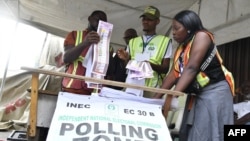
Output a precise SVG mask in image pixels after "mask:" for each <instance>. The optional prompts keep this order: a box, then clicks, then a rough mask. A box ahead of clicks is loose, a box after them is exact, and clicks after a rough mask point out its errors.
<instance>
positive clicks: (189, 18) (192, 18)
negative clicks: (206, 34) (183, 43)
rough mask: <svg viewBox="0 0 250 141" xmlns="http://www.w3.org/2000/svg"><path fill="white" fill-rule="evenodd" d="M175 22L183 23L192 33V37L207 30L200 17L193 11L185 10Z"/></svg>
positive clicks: (178, 15)
mask: <svg viewBox="0 0 250 141" xmlns="http://www.w3.org/2000/svg"><path fill="white" fill-rule="evenodd" d="M174 20H176V21H178V22H179V23H181V24H182V25H183V26H184V27H185V28H186V29H187V30H189V31H190V35H193V34H194V33H195V32H197V31H199V30H206V31H207V29H206V28H204V27H203V25H202V22H201V19H200V17H199V16H198V15H197V14H196V13H195V12H193V11H190V10H183V11H181V12H179V13H178V14H176V15H175V17H174Z"/></svg>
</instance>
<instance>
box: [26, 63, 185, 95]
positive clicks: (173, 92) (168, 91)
mask: <svg viewBox="0 0 250 141" xmlns="http://www.w3.org/2000/svg"><path fill="white" fill-rule="evenodd" d="M21 69H22V70H27V71H31V72H35V73H42V74H47V75H55V76H61V77H69V78H75V79H80V80H85V81H90V82H95V83H100V84H104V85H110V86H118V87H124V88H134V89H141V90H144V91H150V92H154V93H162V94H171V95H173V96H183V95H184V93H182V92H179V91H173V90H167V89H160V88H152V87H147V86H141V85H136V84H127V83H123V82H117V81H111V80H104V79H97V78H91V77H86V76H79V75H72V74H67V73H64V72H56V71H50V70H44V69H36V68H29V67H21Z"/></svg>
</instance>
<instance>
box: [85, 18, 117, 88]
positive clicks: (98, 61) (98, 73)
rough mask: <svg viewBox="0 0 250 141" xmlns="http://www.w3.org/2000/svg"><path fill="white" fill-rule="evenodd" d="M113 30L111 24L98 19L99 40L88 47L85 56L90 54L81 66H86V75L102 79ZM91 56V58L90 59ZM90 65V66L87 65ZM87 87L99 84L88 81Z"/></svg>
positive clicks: (106, 64) (107, 60) (96, 86)
mask: <svg viewBox="0 0 250 141" xmlns="http://www.w3.org/2000/svg"><path fill="white" fill-rule="evenodd" d="M112 30H113V24H111V23H107V22H104V21H99V24H98V29H97V33H98V34H99V35H100V42H99V43H98V44H93V47H91V49H89V51H88V53H87V55H86V56H88V55H91V56H92V57H91V56H90V57H89V58H91V59H85V60H86V61H85V62H83V66H85V67H86V66H87V67H86V68H87V70H86V76H88V77H92V78H98V79H104V76H105V75H106V72H107V69H108V64H109V43H110V38H111V34H112ZM92 58H93V59H92ZM90 65H91V67H89V66H90ZM86 83H87V84H88V87H89V88H95V89H100V88H101V85H100V84H98V83H94V82H88V81H86Z"/></svg>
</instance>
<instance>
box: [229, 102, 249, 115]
mask: <svg viewBox="0 0 250 141" xmlns="http://www.w3.org/2000/svg"><path fill="white" fill-rule="evenodd" d="M233 106H234V112H236V113H237V114H238V119H239V118H241V117H243V116H244V115H246V114H248V113H249V112H250V101H244V102H240V103H236V104H234V105H233Z"/></svg>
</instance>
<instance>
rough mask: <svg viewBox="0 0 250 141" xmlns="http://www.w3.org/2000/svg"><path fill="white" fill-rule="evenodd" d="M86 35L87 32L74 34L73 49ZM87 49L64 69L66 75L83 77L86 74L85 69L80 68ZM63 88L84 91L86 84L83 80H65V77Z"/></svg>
mask: <svg viewBox="0 0 250 141" xmlns="http://www.w3.org/2000/svg"><path fill="white" fill-rule="evenodd" d="M87 34H88V31H87V30H85V31H77V34H76V41H75V47H77V45H78V44H80V43H81V42H82V39H83V38H84V36H86V35H87ZM88 49H89V47H87V48H85V49H84V50H83V51H82V53H81V55H80V56H79V57H78V58H77V59H76V60H75V61H74V62H72V63H70V64H68V67H67V69H66V73H69V74H74V75H81V76H84V75H85V72H86V68H84V67H83V66H82V62H83V60H84V57H85V55H86V54H87V51H88ZM62 85H63V87H65V88H72V89H82V88H85V89H86V86H87V85H86V83H85V81H83V80H78V79H73V78H67V77H65V78H64V80H63V83H62Z"/></svg>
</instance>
